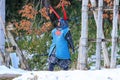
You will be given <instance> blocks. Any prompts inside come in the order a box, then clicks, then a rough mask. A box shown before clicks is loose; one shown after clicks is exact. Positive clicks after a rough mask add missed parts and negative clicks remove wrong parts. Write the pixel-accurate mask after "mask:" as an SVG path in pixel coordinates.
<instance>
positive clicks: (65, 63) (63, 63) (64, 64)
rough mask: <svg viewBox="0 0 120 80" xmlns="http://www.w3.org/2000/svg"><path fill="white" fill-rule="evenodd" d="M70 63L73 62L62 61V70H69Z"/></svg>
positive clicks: (60, 64) (60, 63)
mask: <svg viewBox="0 0 120 80" xmlns="http://www.w3.org/2000/svg"><path fill="white" fill-rule="evenodd" d="M70 63H71V61H70V60H69V59H60V61H59V63H58V65H59V66H60V68H62V69H63V70H68V69H69V65H70Z"/></svg>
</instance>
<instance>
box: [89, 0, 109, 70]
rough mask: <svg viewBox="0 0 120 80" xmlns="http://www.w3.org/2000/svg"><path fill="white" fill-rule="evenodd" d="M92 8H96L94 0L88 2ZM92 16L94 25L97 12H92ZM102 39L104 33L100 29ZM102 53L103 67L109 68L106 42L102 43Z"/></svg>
mask: <svg viewBox="0 0 120 80" xmlns="http://www.w3.org/2000/svg"><path fill="white" fill-rule="evenodd" d="M90 2H91V4H92V7H96V1H95V0H90ZM93 14H94V19H95V22H96V25H97V24H98V12H97V11H96V10H95V11H93ZM102 39H105V36H104V31H103V29H102ZM102 51H103V57H104V66H105V67H107V68H109V67H110V60H109V56H108V50H107V47H106V42H102Z"/></svg>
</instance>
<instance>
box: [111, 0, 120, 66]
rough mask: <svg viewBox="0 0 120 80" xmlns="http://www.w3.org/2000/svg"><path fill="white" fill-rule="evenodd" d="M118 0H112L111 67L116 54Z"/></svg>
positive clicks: (114, 64) (114, 63)
mask: <svg viewBox="0 0 120 80" xmlns="http://www.w3.org/2000/svg"><path fill="white" fill-rule="evenodd" d="M118 7H119V0H114V9H113V29H112V50H111V64H110V67H111V68H115V67H116V54H117V38H118V34H117V31H118V13H119V10H118Z"/></svg>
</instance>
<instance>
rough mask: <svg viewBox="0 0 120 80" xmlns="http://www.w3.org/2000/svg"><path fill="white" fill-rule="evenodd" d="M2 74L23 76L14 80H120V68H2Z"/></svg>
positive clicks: (0, 70) (0, 69)
mask: <svg viewBox="0 0 120 80" xmlns="http://www.w3.org/2000/svg"><path fill="white" fill-rule="evenodd" d="M1 74H21V75H22V76H19V77H17V78H14V79H13V80H120V68H116V69H101V70H68V71H63V70H61V71H25V70H21V69H15V68H13V67H11V68H7V67H5V66H0V75H1Z"/></svg>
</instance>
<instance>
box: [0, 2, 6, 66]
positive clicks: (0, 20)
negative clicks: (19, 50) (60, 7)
mask: <svg viewBox="0 0 120 80" xmlns="http://www.w3.org/2000/svg"><path fill="white" fill-rule="evenodd" d="M4 31H5V0H0V54H1V62H0V63H1V64H3V62H4V58H3V57H4V53H5V35H4Z"/></svg>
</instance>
